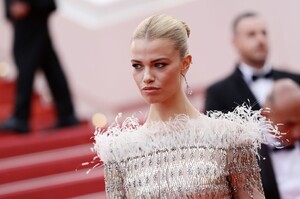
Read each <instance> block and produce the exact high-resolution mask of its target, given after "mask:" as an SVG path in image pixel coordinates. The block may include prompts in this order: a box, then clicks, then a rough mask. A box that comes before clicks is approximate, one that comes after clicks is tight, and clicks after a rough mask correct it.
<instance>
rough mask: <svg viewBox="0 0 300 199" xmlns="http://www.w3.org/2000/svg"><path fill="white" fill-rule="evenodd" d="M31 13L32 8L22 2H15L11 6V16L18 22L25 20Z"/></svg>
mask: <svg viewBox="0 0 300 199" xmlns="http://www.w3.org/2000/svg"><path fill="white" fill-rule="evenodd" d="M29 11H30V6H29V5H28V4H27V3H25V2H22V1H15V2H14V3H12V4H11V6H10V13H11V16H12V17H13V18H14V19H16V20H19V19H23V18H25V17H26V16H27V15H28V14H29Z"/></svg>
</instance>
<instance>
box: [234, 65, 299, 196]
mask: <svg viewBox="0 0 300 199" xmlns="http://www.w3.org/2000/svg"><path fill="white" fill-rule="evenodd" d="M239 69H240V71H241V72H242V74H243V78H244V80H245V82H246V83H247V85H248V87H249V88H250V90H251V92H252V93H253V95H254V97H255V98H256V99H257V101H258V103H259V105H260V106H261V107H262V106H263V105H264V103H265V101H266V98H267V96H268V94H269V92H270V91H271V89H272V86H273V84H274V79H271V78H269V79H267V78H259V79H257V80H256V81H253V79H252V76H253V75H257V76H262V75H264V74H267V73H269V72H270V71H271V70H272V69H271V67H270V66H269V65H265V66H264V67H263V68H262V69H255V68H253V67H251V66H248V65H246V64H241V65H240V66H239ZM267 137H268V136H267ZM271 142H274V140H273V141H271ZM270 158H271V162H272V166H273V169H274V174H275V176H276V181H277V186H278V189H279V194H280V197H281V198H282V199H300V143H299V142H298V143H297V144H296V145H295V148H294V149H292V150H280V151H276V152H273V150H272V149H271V148H270Z"/></svg>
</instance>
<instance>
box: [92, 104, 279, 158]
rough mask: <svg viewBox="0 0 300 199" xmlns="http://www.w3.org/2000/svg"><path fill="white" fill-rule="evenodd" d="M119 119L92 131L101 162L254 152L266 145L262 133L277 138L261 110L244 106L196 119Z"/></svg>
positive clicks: (276, 132) (201, 115)
mask: <svg viewBox="0 0 300 199" xmlns="http://www.w3.org/2000/svg"><path fill="white" fill-rule="evenodd" d="M121 117H122V116H121V114H119V115H118V116H117V118H116V120H115V122H114V123H113V124H112V125H111V126H109V127H108V129H107V130H106V131H103V130H100V129H97V130H96V131H95V137H94V139H95V143H94V147H93V150H95V151H96V152H97V155H98V157H99V158H100V159H101V160H102V161H103V162H104V163H105V162H108V161H117V162H120V161H122V160H124V159H127V158H130V157H136V156H140V155H146V154H149V153H152V152H155V151H159V150H164V149H173V148H180V147H189V146H196V147H205V148H223V149H230V148H236V147H240V146H242V145H248V146H251V150H253V151H254V152H256V153H257V149H258V148H260V145H261V143H266V142H267V140H266V137H265V133H266V132H265V131H268V132H271V133H272V135H273V136H274V137H279V136H280V133H279V131H278V129H277V126H275V125H273V124H272V123H271V122H270V121H268V120H266V119H265V118H264V117H263V116H262V115H261V110H260V111H253V110H251V107H249V106H245V105H243V106H238V107H237V108H236V109H235V110H234V111H233V112H228V113H222V112H219V111H211V112H208V115H207V116H206V115H204V114H199V117H198V118H190V117H189V116H187V115H177V116H176V117H175V118H174V119H172V120H169V121H167V122H162V121H160V122H151V123H147V124H145V125H141V124H140V123H139V121H138V119H137V118H136V117H135V116H131V117H128V118H126V119H125V121H124V122H123V123H122V124H120V123H119V121H118V120H119V119H120V118H121ZM275 145H276V143H275Z"/></svg>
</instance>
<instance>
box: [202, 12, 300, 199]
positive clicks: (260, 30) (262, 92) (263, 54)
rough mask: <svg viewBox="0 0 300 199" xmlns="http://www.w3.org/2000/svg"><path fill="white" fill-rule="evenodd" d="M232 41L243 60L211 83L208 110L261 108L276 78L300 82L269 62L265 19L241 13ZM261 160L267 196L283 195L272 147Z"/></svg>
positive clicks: (298, 76)
mask: <svg viewBox="0 0 300 199" xmlns="http://www.w3.org/2000/svg"><path fill="white" fill-rule="evenodd" d="M232 29H233V30H232V32H233V38H232V43H233V46H234V47H235V49H236V51H237V54H238V56H239V62H238V64H237V66H236V68H235V70H234V72H233V73H232V74H230V75H229V76H228V77H226V78H224V79H223V80H221V81H219V82H216V83H214V84H213V85H211V86H209V87H208V89H207V93H206V101H205V110H206V111H209V110H219V111H223V112H227V111H232V110H233V109H234V108H235V107H236V106H238V105H241V104H243V103H247V104H248V103H250V105H251V106H253V109H255V110H259V109H260V108H261V107H262V106H263V105H264V103H265V100H266V97H267V95H268V93H269V92H270V90H271V88H272V86H273V84H274V81H275V80H278V79H281V78H291V79H293V80H294V81H295V82H297V83H298V84H300V75H299V74H293V73H289V72H285V71H279V70H275V69H273V68H272V67H271V65H270V64H269V63H268V62H267V58H268V55H269V41H268V31H267V27H266V23H265V21H264V20H263V19H262V18H261V17H260V16H259V15H258V14H257V13H255V12H246V13H242V14H240V15H238V16H237V17H236V18H235V20H234V21H233V27H232ZM261 154H264V157H266V160H264V161H260V167H261V175H262V182H263V187H264V192H265V195H266V198H267V199H277V198H280V195H279V192H278V188H277V184H276V180H275V176H274V172H273V169H272V166H271V162H270V158H269V155H268V147H267V146H266V145H262V148H261Z"/></svg>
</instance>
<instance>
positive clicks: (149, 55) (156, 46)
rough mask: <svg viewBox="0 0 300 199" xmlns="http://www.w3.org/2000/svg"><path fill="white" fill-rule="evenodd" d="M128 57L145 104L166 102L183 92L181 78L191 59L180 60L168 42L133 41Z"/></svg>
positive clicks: (160, 40) (165, 40)
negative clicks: (129, 56)
mask: <svg viewBox="0 0 300 199" xmlns="http://www.w3.org/2000/svg"><path fill="white" fill-rule="evenodd" d="M131 56H132V57H131V63H132V66H133V78H134V80H135V82H136V84H137V86H138V88H139V90H140V92H141V94H142V96H143V97H144V99H145V101H146V102H148V103H150V104H154V103H167V102H168V101H170V100H172V99H175V98H176V96H178V95H179V94H180V93H182V89H181V76H182V74H185V73H186V71H187V69H188V66H189V61H190V59H191V57H190V56H187V57H188V58H187V57H186V58H184V59H183V60H182V59H181V58H180V55H179V51H178V50H176V49H175V48H174V44H173V43H172V42H171V41H169V40H167V39H155V40H152V41H149V40H146V39H136V40H134V41H133V42H132V45H131Z"/></svg>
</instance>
